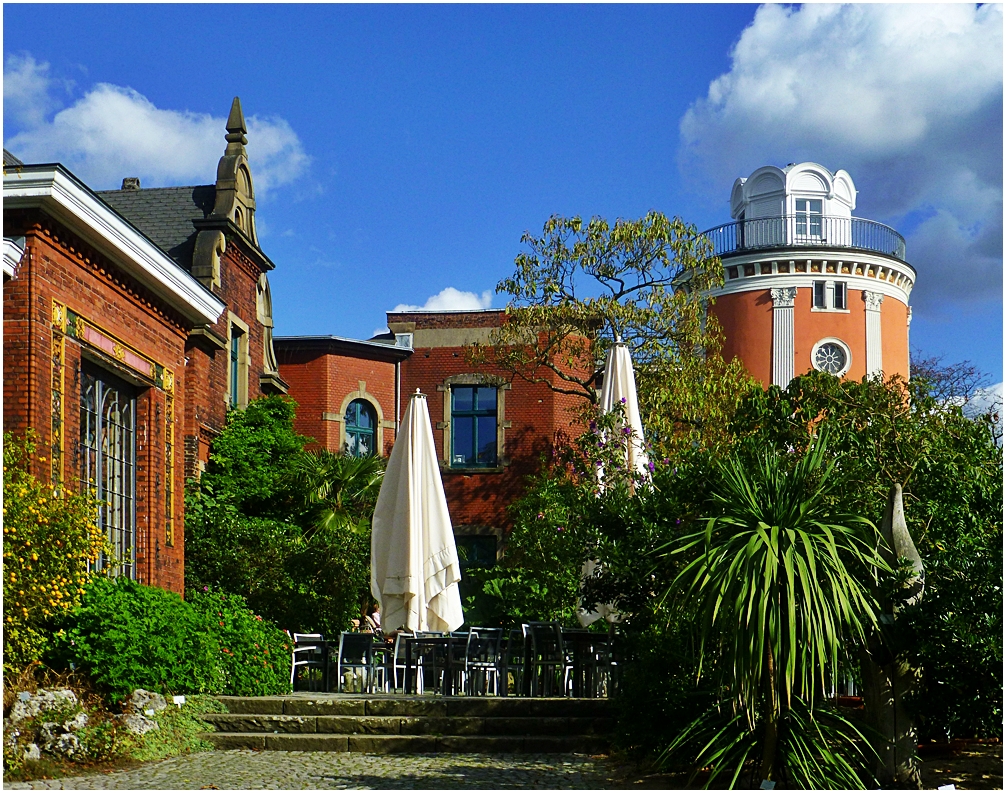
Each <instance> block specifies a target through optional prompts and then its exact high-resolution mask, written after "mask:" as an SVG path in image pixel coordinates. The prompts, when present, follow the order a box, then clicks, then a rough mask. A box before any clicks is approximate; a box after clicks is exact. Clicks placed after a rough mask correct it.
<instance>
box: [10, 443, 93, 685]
mask: <svg viewBox="0 0 1006 793" xmlns="http://www.w3.org/2000/svg"><path fill="white" fill-rule="evenodd" d="M35 450H36V444H35V442H34V437H33V434H32V433H30V432H29V435H28V436H27V437H25V438H17V437H15V436H13V435H12V434H11V433H4V448H3V464H4V468H3V621H4V646H3V653H4V659H3V663H4V670H5V672H7V671H9V670H12V669H15V668H18V667H22V666H24V665H25V664H28V663H31V662H32V661H36V660H38V659H39V658H40V657H41V655H42V654H43V652H44V651H45V649H46V647H47V646H48V643H49V637H50V636H51V630H49V626H50V625H51V624H52V622H53V621H54V620H55V619H56V618H58V617H60V616H62V615H64V614H65V613H67V612H68V611H70V610H71V609H73V608H74V607H76V606H77V604H78V603H79V602H80V596H81V595H82V594H83V592H84V584H85V583H86V582H87V577H88V569H87V563H88V562H89V561H93V560H95V559H97V557H98V554H99V553H100V552H101V551H102V550H103V549H104V546H105V539H104V537H103V535H102V532H101V531H100V530H99V529H98V527H97V525H96V518H97V515H98V502H97V501H95V500H94V499H92V498H90V497H88V496H83V495H75V494H71V493H67V494H65V495H63V496H62V497H60V496H58V495H54V493H53V490H52V487H51V486H50V485H49V484H47V483H44V482H40V481H39V480H38V479H36V478H35V477H34V476H33V475H32V474H31V473H30V472H29V461H30V460H32V459H36V458H35ZM37 459H39V460H42V459H43V457H41V456H40V457H38V458H37Z"/></svg>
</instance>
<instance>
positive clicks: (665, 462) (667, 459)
mask: <svg viewBox="0 0 1006 793" xmlns="http://www.w3.org/2000/svg"><path fill="white" fill-rule="evenodd" d="M670 461H671V458H670V457H665V458H664V465H667V464H668V463H669V462H670ZM675 470H677V469H675Z"/></svg>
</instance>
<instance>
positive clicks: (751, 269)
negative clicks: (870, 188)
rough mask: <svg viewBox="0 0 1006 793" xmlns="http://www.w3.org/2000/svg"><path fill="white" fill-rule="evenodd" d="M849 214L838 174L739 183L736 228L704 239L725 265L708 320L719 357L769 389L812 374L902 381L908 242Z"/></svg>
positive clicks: (781, 175) (797, 168)
mask: <svg viewBox="0 0 1006 793" xmlns="http://www.w3.org/2000/svg"><path fill="white" fill-rule="evenodd" d="M855 208H856V187H855V185H854V183H853V181H852V177H851V176H850V175H849V174H848V173H846V172H845V171H842V170H840V171H836V172H835V173H832V172H831V171H829V170H828V169H827V168H825V167H824V166H821V165H818V164H817V163H813V162H802V163H791V164H790V165H787V166H786V167H785V168H776V167H775V166H771V165H769V166H765V167H763V168H759V169H758V170H756V171H755V172H754V173H752V174H751V175H750V176H749V177H747V178H746V179H744V178H740V179H737V181H735V182H734V186H733V190H732V191H731V195H730V214H731V217H733V218H734V221H733V222H732V223H727V224H725V225H722V226H717V227H716V228H713V229H710V230H708V231H706V232H704V234H705V236H707V237H709V239H710V240H711V241H712V242H713V246H714V251H715V253H716V255H717V256H719V257H720V258H721V259H722V261H723V269H724V284H723V286H722V287H720V288H718V289H716V290H714V291H713V292H712V296H713V297H715V299H716V302H715V305H714V307H713V309H712V311H713V313H714V314H715V315H716V317H717V318H718V319H719V322H720V324H721V325H722V327H723V331H724V336H725V340H724V348H723V354H724V357H726V358H727V359H728V360H729V359H730V358H733V357H734V356H736V357H737V358H740V359H741V361H743V362H744V365H745V366H746V367H747V369H748V371H750V372H751V374H752V375H753V376H754V377H756V378H758V379H759V380H761V381H762V383H763V384H765V385H766V386H767V385H769V384H773V385H780V386H783V387H785V386H786V385H787V384H788V383H789V381H790V380H791V379H793V377H794V376H796V375H798V374H803V373H805V372H808V371H810V370H811V369H819V370H822V371H826V372H831V373H832V374H835V375H838V376H840V377H848V378H852V379H856V380H859V379H861V378H862V377H863V376H864V375H867V374H869V375H871V376H881V375H882V376H884V377H889V376H891V375H894V374H898V375H901V376H902V377H904V378H905V379H907V378H908V374H909V371H908V370H909V361H908V326H909V324H910V323H911V321H912V310H911V308H909V306H908V296H909V294H910V293H911V291H912V286H913V285H914V284H915V269H914V268H913V267H912V266H911V265H910V264H908V262H906V261H905V240H904V238H903V237H902V236H901V235H900V234H898V232H896V231H895V230H894V229H892V228H890V227H888V226H885V225H883V224H881V223H877V222H875V221H873V220H865V219H863V218H857V217H854V216H853V211H854V210H855Z"/></svg>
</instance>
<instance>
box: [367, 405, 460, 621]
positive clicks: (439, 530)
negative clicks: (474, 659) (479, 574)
mask: <svg viewBox="0 0 1006 793" xmlns="http://www.w3.org/2000/svg"><path fill="white" fill-rule="evenodd" d="M370 571H371V572H370V589H371V592H372V593H373V595H374V597H375V598H376V599H377V601H378V603H380V604H381V622H382V624H383V625H384V628H385V630H386V631H388V632H390V631H393V630H399V629H404V630H409V631H427V630H432V631H453V630H456V629H457V628H459V627H460V626H461V624H462V623H463V622H464V614H463V612H462V609H461V594H460V592H459V591H458V582H459V581H460V580H461V565H460V564H459V563H458V552H457V548H456V547H455V544H454V529H453V527H452V526H451V517H450V514H449V513H448V511H447V498H446V496H445V495H444V486H443V482H442V480H441V478H440V466H439V464H438V462H437V452H436V448H435V446H434V445H433V428H432V425H431V424H430V411H429V408H428V407H427V404H426V396H425V395H424V394H421V393H420V392H419V390H418V389H417V390H416V393H415V394H413V395H412V398H411V399H410V400H409V404H408V407H407V408H406V409H405V416H404V417H403V419H402V426H401V430H400V431H399V433H398V438H397V439H396V441H395V446H394V448H393V449H392V451H391V458H390V459H389V460H388V470H387V471H386V472H385V474H384V482H383V483H382V484H381V492H380V494H379V495H378V497H377V506H376V508H375V509H374V521H373V526H372V532H371V540H370Z"/></svg>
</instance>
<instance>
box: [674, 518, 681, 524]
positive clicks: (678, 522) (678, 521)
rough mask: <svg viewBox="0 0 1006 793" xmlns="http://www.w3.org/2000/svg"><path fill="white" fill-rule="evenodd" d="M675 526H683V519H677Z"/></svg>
mask: <svg viewBox="0 0 1006 793" xmlns="http://www.w3.org/2000/svg"><path fill="white" fill-rule="evenodd" d="M674 525H675V526H680V525H681V518H677V519H676V520H675V521H674Z"/></svg>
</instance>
